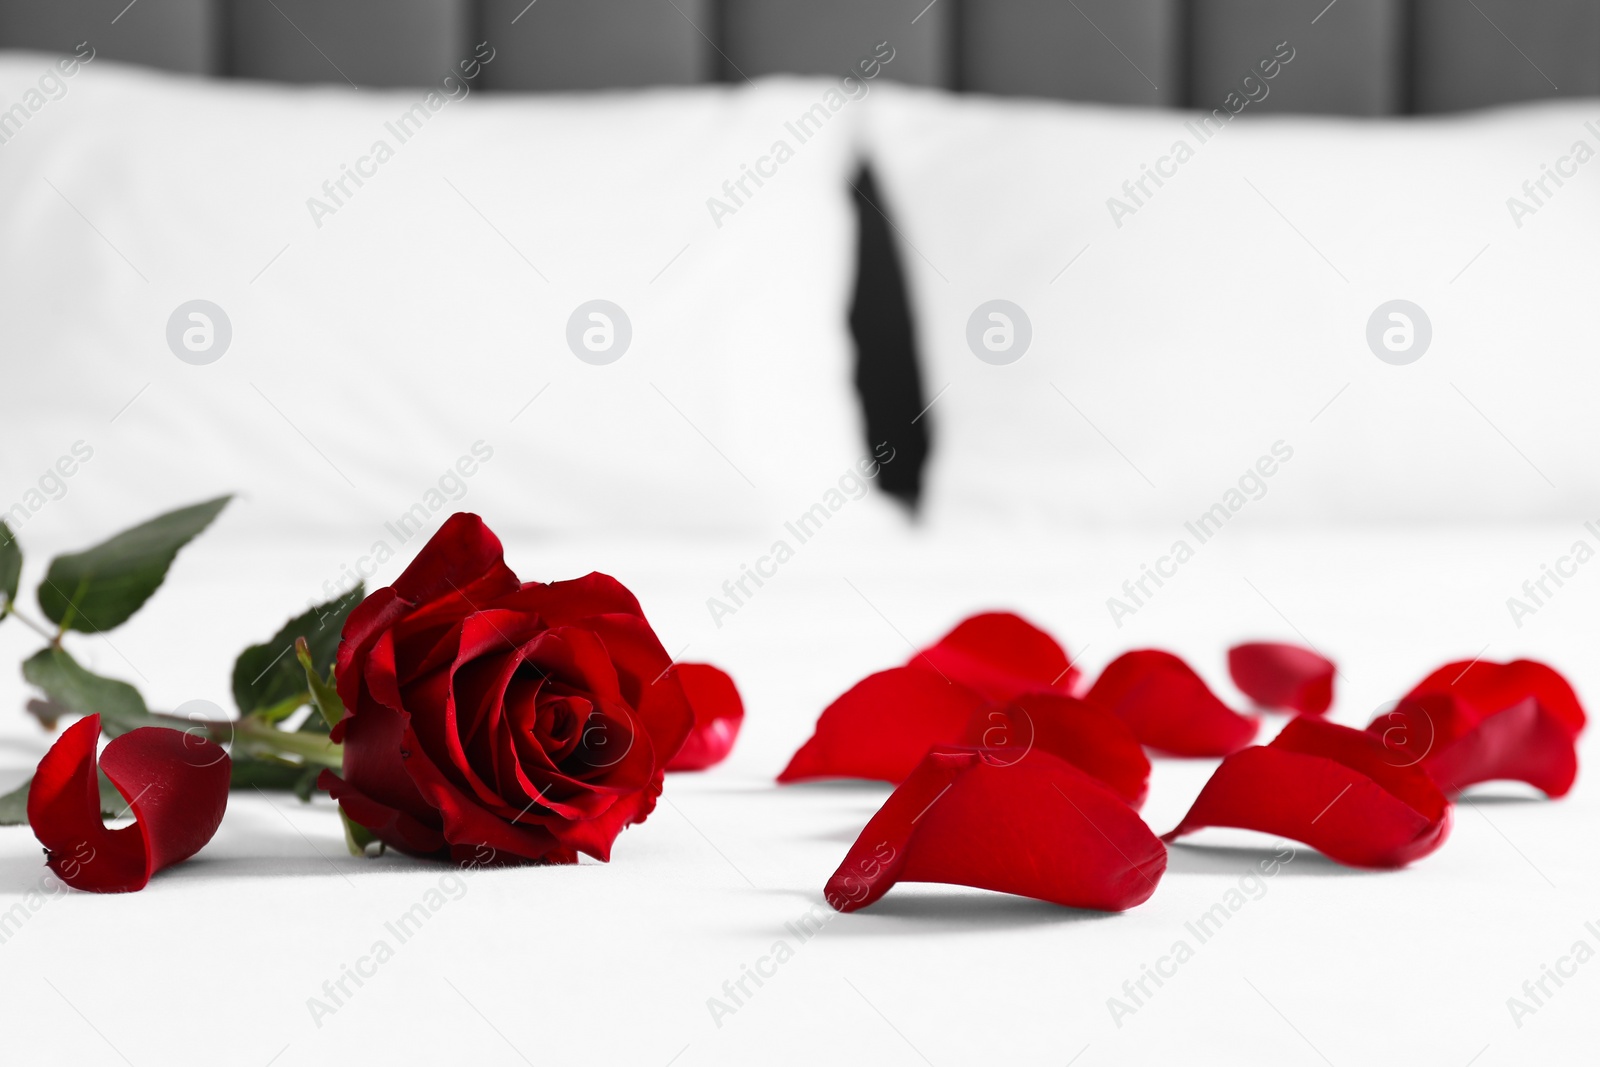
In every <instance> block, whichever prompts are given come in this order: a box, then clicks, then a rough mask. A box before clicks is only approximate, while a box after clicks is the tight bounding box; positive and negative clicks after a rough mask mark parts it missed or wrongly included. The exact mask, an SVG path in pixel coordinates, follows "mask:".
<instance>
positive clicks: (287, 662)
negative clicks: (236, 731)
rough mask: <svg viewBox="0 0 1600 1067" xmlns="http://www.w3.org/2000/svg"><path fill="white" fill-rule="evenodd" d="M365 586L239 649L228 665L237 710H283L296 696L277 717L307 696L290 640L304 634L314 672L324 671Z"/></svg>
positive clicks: (357, 587) (328, 668)
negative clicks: (256, 642) (239, 651)
mask: <svg viewBox="0 0 1600 1067" xmlns="http://www.w3.org/2000/svg"><path fill="white" fill-rule="evenodd" d="M364 595H365V591H364V589H363V587H362V586H361V585H359V584H358V585H357V586H356V587H355V588H354V589H352V590H350V592H348V593H346V594H345V595H344V596H341V597H336V598H334V599H333V600H330V601H328V602H327V603H326V604H319V605H317V606H316V607H314V608H312V609H311V610H310V611H308V612H306V613H305V614H304V615H300V616H297V617H295V618H293V619H290V620H289V622H288V623H287V624H286V625H285V626H284V627H283V629H281V630H279V631H278V632H277V633H276V634H274V635H273V636H272V639H271V640H270V641H267V642H265V643H264V644H259V645H251V646H250V647H249V648H247V649H245V650H244V651H243V652H242V653H240V655H239V658H238V660H237V661H235V662H234V665H233V700H234V703H236V704H238V705H239V714H240V715H249V714H251V713H252V712H262V711H263V709H271V710H270V713H269V714H268V715H267V717H268V718H273V716H274V715H275V714H276V713H277V712H279V711H282V709H283V708H284V707H285V706H287V705H288V703H289V702H290V701H292V700H295V698H296V697H298V698H299V699H298V700H297V701H296V702H295V703H294V704H293V706H292V707H288V711H282V714H281V715H276V718H273V721H276V719H277V718H283V717H286V716H287V715H288V714H289V713H290V712H292V711H294V710H295V708H298V707H300V706H301V705H303V704H305V703H306V702H307V700H308V699H309V695H308V693H307V690H306V675H305V671H304V670H302V669H301V667H300V665H299V664H298V663H296V662H295V653H294V646H295V642H296V641H297V640H299V639H301V638H304V639H305V641H306V644H307V646H308V647H309V648H310V650H311V661H312V663H313V664H315V668H314V669H315V671H316V672H317V673H318V674H319V675H325V674H326V673H327V672H328V671H329V670H330V669H331V668H332V667H333V661H334V657H335V656H336V655H337V654H338V651H339V633H340V631H342V630H343V629H344V620H345V618H346V617H347V616H348V615H349V614H350V611H351V609H352V608H354V607H355V606H356V605H357V604H359V603H361V600H362V598H363V596H364Z"/></svg>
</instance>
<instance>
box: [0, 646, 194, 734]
mask: <svg viewBox="0 0 1600 1067" xmlns="http://www.w3.org/2000/svg"><path fill="white" fill-rule="evenodd" d="M22 677H24V678H26V679H27V680H28V682H29V684H31V685H36V686H38V687H39V688H40V689H42V690H44V694H45V696H47V697H49V704H50V705H53V706H54V707H55V710H57V711H60V710H62V709H64V710H66V711H68V712H72V713H74V714H77V715H99V716H100V717H101V723H102V728H103V729H104V730H105V732H106V733H107V734H109V735H111V736H115V735H117V734H119V733H126V732H127V731H128V730H133V729H137V728H138V727H140V726H155V725H165V724H164V723H158V722H156V721H154V717H153V716H151V714H150V709H149V708H147V707H146V706H145V703H144V697H142V696H140V695H139V690H137V689H135V688H134V687H133V686H131V685H129V684H128V683H127V682H119V681H117V680H116V679H115V678H102V677H101V676H100V675H98V674H92V673H90V672H89V671H86V670H84V669H83V668H82V667H81V666H79V665H78V661H77V660H75V659H73V658H72V656H70V655H69V654H68V653H67V650H66V649H64V648H55V647H51V648H42V649H40V650H39V651H38V652H36V653H34V655H33V656H32V657H31V658H30V659H28V660H26V661H25V662H24V663H23V664H22ZM147 720H150V721H147ZM119 727H120V728H119Z"/></svg>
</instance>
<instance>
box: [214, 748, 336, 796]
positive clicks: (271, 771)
mask: <svg viewBox="0 0 1600 1067" xmlns="http://www.w3.org/2000/svg"><path fill="white" fill-rule="evenodd" d="M321 773H322V768H320V767H307V766H305V765H304V764H298V763H282V762H279V761H277V760H269V759H255V758H252V757H249V756H237V757H235V758H234V760H233V778H232V779H231V780H230V781H229V783H228V788H229V789H265V790H269V791H272V792H292V793H294V795H295V796H297V797H299V798H300V799H301V800H310V799H311V794H312V793H313V792H314V791H315V790H316V788H317V775H319V774H321Z"/></svg>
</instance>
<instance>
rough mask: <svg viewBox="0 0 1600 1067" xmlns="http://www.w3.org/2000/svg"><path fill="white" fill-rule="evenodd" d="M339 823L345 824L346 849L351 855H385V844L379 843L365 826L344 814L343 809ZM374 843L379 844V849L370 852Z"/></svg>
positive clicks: (340, 812) (340, 811)
mask: <svg viewBox="0 0 1600 1067" xmlns="http://www.w3.org/2000/svg"><path fill="white" fill-rule="evenodd" d="M339 821H340V822H342V823H344V847H345V848H347V849H349V850H350V855H352V856H381V855H383V842H382V841H379V840H378V838H377V835H376V834H374V833H373V832H372V831H371V830H368V829H367V828H366V827H365V826H362V825H361V824H360V823H358V822H355V821H353V820H352V819H351V818H350V816H348V815H346V814H345V813H344V809H343V808H340V809H339ZM374 843H375V844H377V846H378V847H377V848H376V849H373V850H372V851H370V852H369V851H368V849H369V848H371V846H372V845H373V844H374Z"/></svg>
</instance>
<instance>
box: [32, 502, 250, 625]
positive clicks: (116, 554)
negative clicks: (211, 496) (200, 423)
mask: <svg viewBox="0 0 1600 1067" xmlns="http://www.w3.org/2000/svg"><path fill="white" fill-rule="evenodd" d="M231 499H233V498H232V497H228V496H222V497H218V498H217V499H215V500H208V501H206V502H205V503H203V504H194V505H192V506H190V507H186V508H179V509H178V510H177V511H169V512H167V513H166V514H165V515H160V516H157V517H156V518H154V519H151V520H150V521H149V522H147V523H144V524H142V525H140V526H135V527H134V528H133V529H131V530H125V531H123V532H122V533H119V534H117V536H115V537H113V538H112V539H111V540H109V541H104V542H102V543H100V544H98V545H95V546H94V547H93V548H89V549H85V550H84V551H82V552H74V553H72V554H70V555H65V556H57V557H56V558H55V559H53V560H51V561H50V569H49V571H48V572H46V574H45V577H44V583H43V584H42V585H40V586H39V607H40V609H41V610H43V611H44V613H45V616H46V617H47V618H48V619H49V620H50V621H51V622H53V623H55V624H56V625H58V626H60V627H61V628H62V629H63V630H69V629H70V630H77V631H79V632H80V633H86V634H94V633H102V632H104V631H106V630H111V629H115V628H116V627H118V626H121V625H122V624H123V623H125V622H127V621H128V618H129V617H130V616H131V615H132V614H133V613H134V612H136V611H138V610H139V608H140V607H142V606H143V605H144V602H145V601H146V600H149V599H150V595H151V594H152V593H154V592H155V591H156V590H157V589H159V588H160V587H161V583H162V581H163V580H164V579H165V578H166V576H167V568H168V567H170V566H172V561H173V559H174V558H175V557H176V556H177V555H178V549H180V548H182V547H183V546H184V545H186V544H188V543H189V542H190V541H191V540H193V539H194V537H195V535H197V534H198V533H200V531H201V530H204V529H205V528H206V527H207V526H209V525H211V520H213V519H215V518H216V517H217V514H218V513H219V512H220V511H221V510H222V509H223V508H224V507H225V506H226V505H227V503H228V501H229V500H231Z"/></svg>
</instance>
